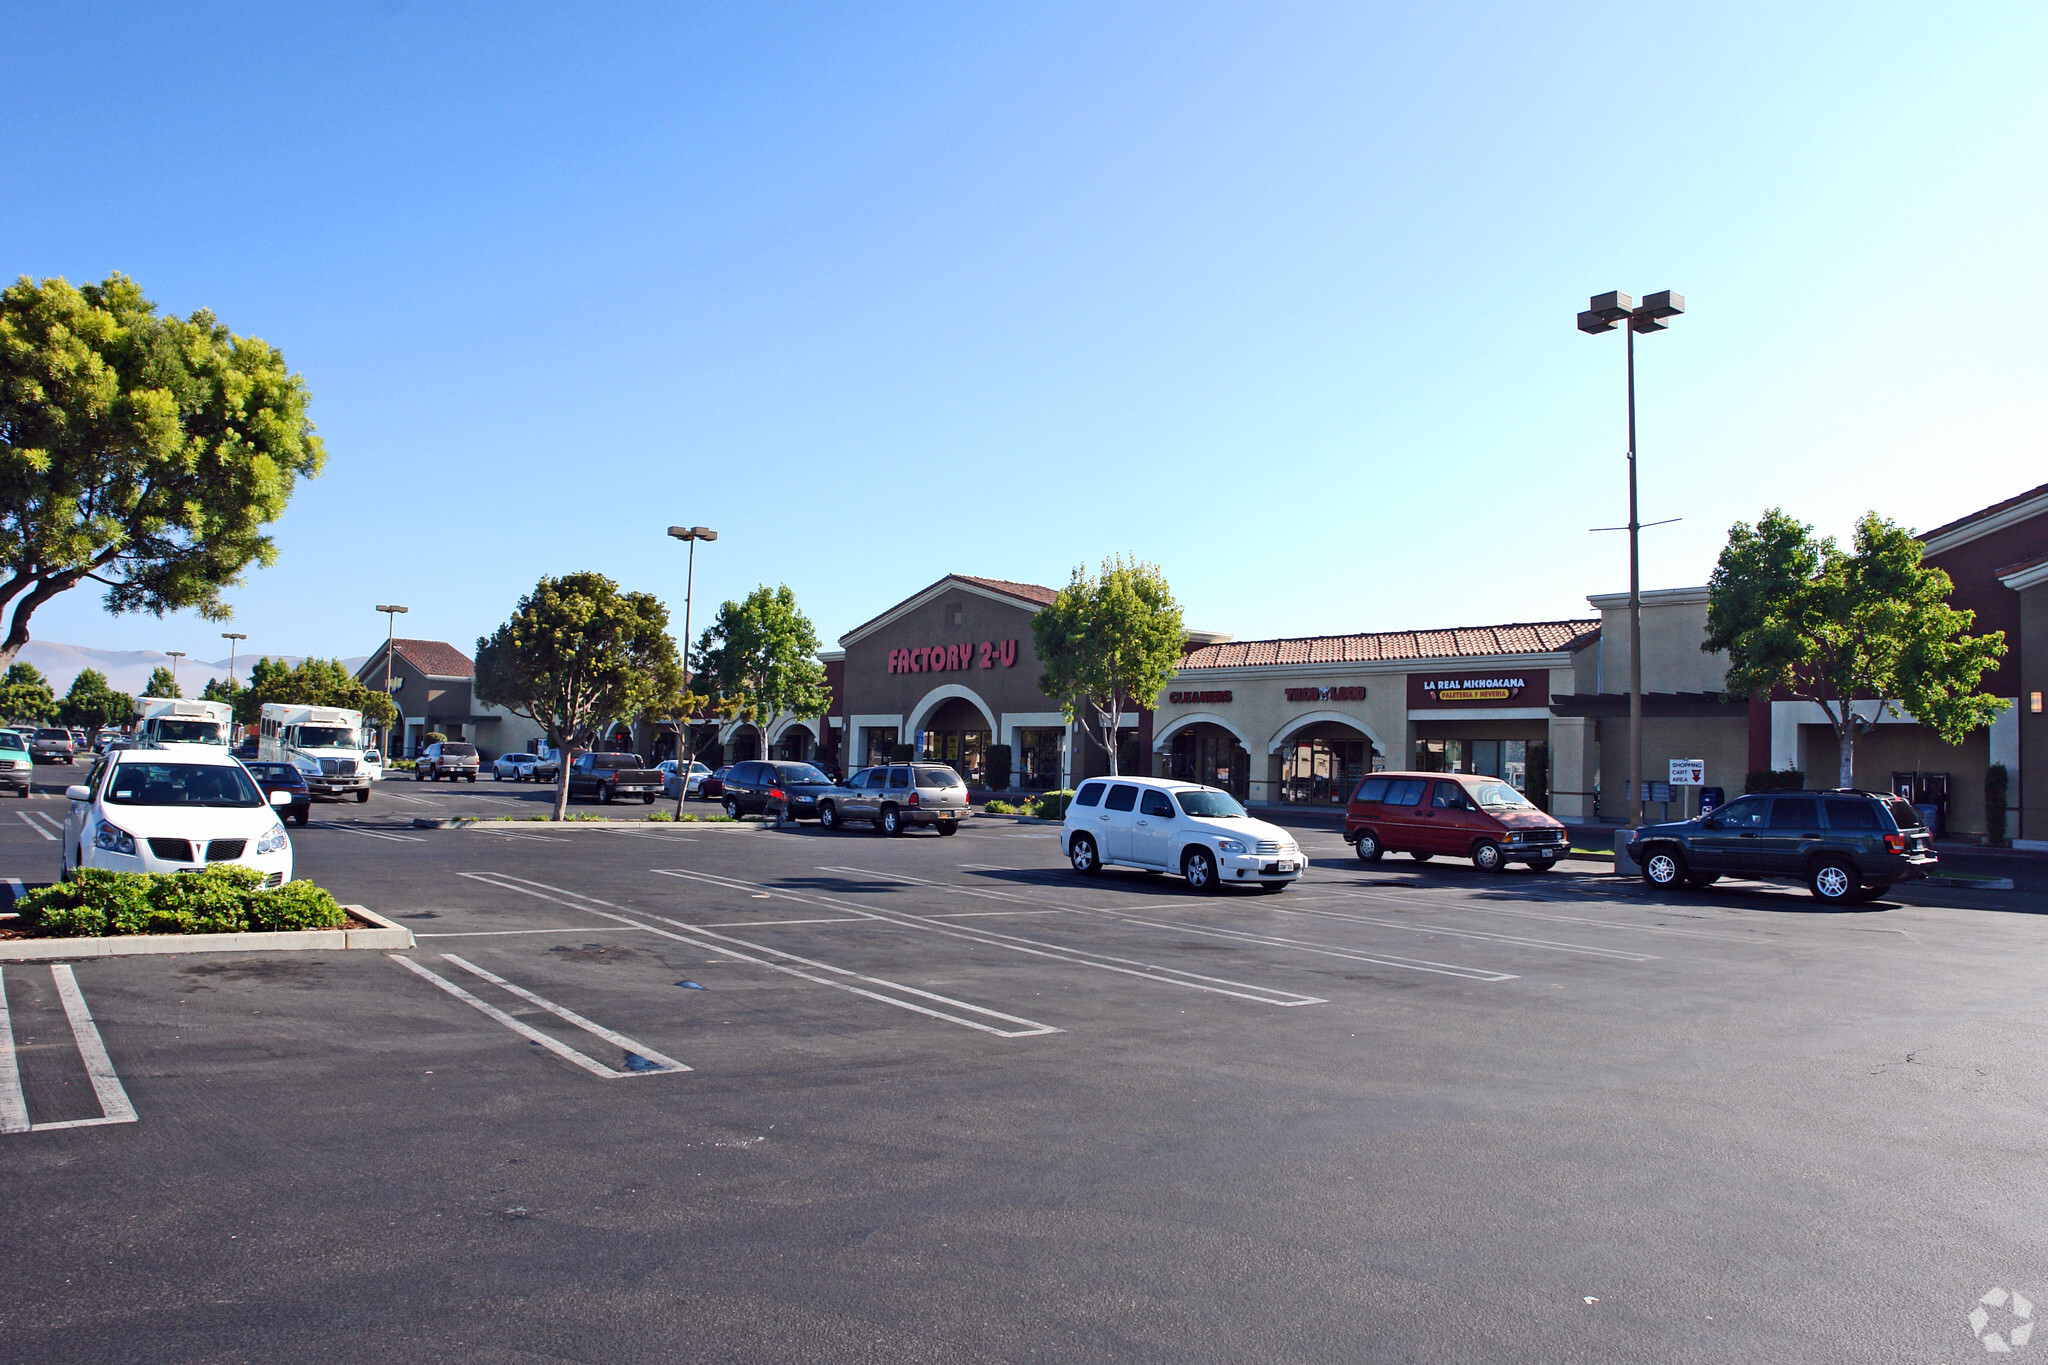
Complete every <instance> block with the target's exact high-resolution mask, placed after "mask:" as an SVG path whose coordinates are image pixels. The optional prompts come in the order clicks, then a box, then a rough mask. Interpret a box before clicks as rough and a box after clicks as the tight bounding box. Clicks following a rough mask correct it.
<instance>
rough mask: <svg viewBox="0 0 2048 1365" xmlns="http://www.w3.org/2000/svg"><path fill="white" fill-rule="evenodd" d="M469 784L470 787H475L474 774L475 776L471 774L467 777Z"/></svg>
mask: <svg viewBox="0 0 2048 1365" xmlns="http://www.w3.org/2000/svg"><path fill="white" fill-rule="evenodd" d="M469 783H470V785H471V786H475V785H476V774H475V773H471V774H470V775H469Z"/></svg>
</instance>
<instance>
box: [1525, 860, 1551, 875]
mask: <svg viewBox="0 0 2048 1365" xmlns="http://www.w3.org/2000/svg"><path fill="white" fill-rule="evenodd" d="M1529 866H1530V867H1533V868H1535V869H1536V870H1537V871H1538V872H1548V871H1550V869H1551V868H1553V867H1556V866H1557V859H1555V858H1538V859H1537V860H1536V861H1535V862H1532V863H1530V864H1529Z"/></svg>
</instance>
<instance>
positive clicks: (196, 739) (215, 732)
mask: <svg viewBox="0 0 2048 1365" xmlns="http://www.w3.org/2000/svg"><path fill="white" fill-rule="evenodd" d="M156 737H157V742H158V743H160V744H225V743H227V741H226V740H224V739H222V738H221V737H220V727H219V726H218V725H215V724H214V723H213V722H212V721H210V720H160V721H158V722H157V723H156Z"/></svg>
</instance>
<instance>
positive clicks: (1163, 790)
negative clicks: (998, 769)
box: [1060, 777, 1305, 891]
mask: <svg viewBox="0 0 2048 1365" xmlns="http://www.w3.org/2000/svg"><path fill="white" fill-rule="evenodd" d="M1060 847H1061V848H1062V849H1063V850H1064V851H1065V852H1066V855H1067V861H1069V862H1070V863H1072V864H1073V865H1074V871H1076V872H1079V873H1081V874H1083V875H1084V876H1093V875H1094V874H1095V873H1097V872H1100V871H1101V870H1102V869H1103V867H1104V865H1105V864H1109V863H1120V864H1123V865H1126V866H1129V867H1147V868H1152V869H1154V870H1156V871H1162V872H1178V873H1179V874H1180V875H1181V876H1182V877H1184V878H1186V879H1187V884H1188V886H1189V887H1190V888H1191V889H1193V890H1196V891H1214V890H1216V889H1217V888H1219V887H1223V886H1231V885H1242V886H1257V887H1260V888H1261V889H1263V890H1266V891H1284V890H1286V889H1287V886H1288V884H1289V883H1290V882H1293V881H1294V880H1296V879H1297V878H1299V877H1300V876H1301V873H1302V868H1303V867H1304V866H1305V860H1304V859H1303V858H1302V856H1301V848H1300V846H1299V845H1297V844H1296V843H1295V842H1294V836H1293V835H1291V834H1289V833H1288V832H1287V831H1286V830H1284V829H1282V828H1280V827H1279V826H1278V825H1269V824H1267V823H1266V822H1265V821H1264V820H1255V819H1253V818H1252V817H1251V816H1250V815H1248V814H1246V813H1245V808H1244V807H1243V806H1240V805H1239V804H1237V799H1236V798H1235V797H1233V796H1232V795H1231V794H1230V793H1229V792H1226V791H1219V790H1217V789H1216V788H1214V787H1201V786H1197V785H1195V784H1194V783H1192V782H1171V781H1168V780H1166V779H1165V778H1158V777H1095V778H1090V779H1089V780H1088V781H1086V782H1084V783H1082V784H1081V789H1080V790H1079V791H1077V792H1075V793H1074V803H1073V804H1072V805H1071V806H1068V807H1067V819H1066V825H1065V828H1063V829H1062V830H1061V831H1060Z"/></svg>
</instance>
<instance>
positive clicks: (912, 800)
mask: <svg viewBox="0 0 2048 1365" xmlns="http://www.w3.org/2000/svg"><path fill="white" fill-rule="evenodd" d="M903 804H904V805H906V806H914V805H916V804H917V788H915V787H912V788H911V789H910V795H909V797H908V798H906V799H905V800H904V802H903Z"/></svg>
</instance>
